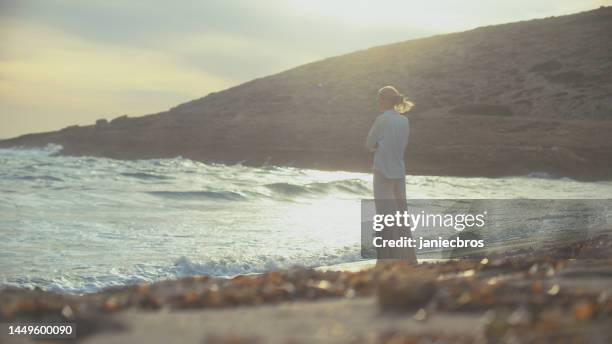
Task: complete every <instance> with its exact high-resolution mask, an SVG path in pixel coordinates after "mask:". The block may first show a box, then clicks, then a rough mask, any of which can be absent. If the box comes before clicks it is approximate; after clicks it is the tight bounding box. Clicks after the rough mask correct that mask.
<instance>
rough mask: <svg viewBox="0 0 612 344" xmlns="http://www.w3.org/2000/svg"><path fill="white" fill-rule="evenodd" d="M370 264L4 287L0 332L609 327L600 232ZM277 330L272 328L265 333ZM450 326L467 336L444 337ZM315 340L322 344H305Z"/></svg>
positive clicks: (545, 335)
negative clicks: (52, 287) (527, 247)
mask: <svg viewBox="0 0 612 344" xmlns="http://www.w3.org/2000/svg"><path fill="white" fill-rule="evenodd" d="M371 263H372V262H371V261H366V262H365V263H363V264H364V266H360V267H353V269H345V270H342V267H340V269H338V266H336V268H334V267H333V266H332V267H324V268H318V269H293V270H283V271H275V272H267V273H263V274H259V275H240V276H236V277H234V278H230V279H220V278H213V277H208V276H194V277H187V278H182V279H179V280H168V281H161V282H156V283H153V284H138V285H133V286H126V287H116V288H107V289H105V290H103V291H101V292H98V293H93V294H85V295H80V296H77V295H64V294H56V293H51V292H44V291H41V290H24V289H19V288H7V289H2V290H0V311H1V312H0V314H1V316H2V319H1V320H2V322H11V321H25V320H34V319H36V320H46V321H52V320H54V321H70V322H75V323H76V324H77V327H78V328H79V329H80V330H79V334H80V335H79V337H78V342H87V343H89V342H91V343H96V342H126V341H132V340H138V341H144V340H147V341H149V342H160V343H161V342H164V341H165V342H167V341H168V340H171V337H170V336H173V335H178V333H180V332H183V333H185V335H186V337H185V338H187V340H186V341H185V342H198V343H200V342H202V340H204V342H206V343H230V342H231V343H235V342H237V343H258V342H266V343H267V342H278V343H283V342H287V341H291V340H293V342H312V341H324V342H356V343H362V342H363V343H379V342H380V343H382V342H385V341H384V340H383V339H384V338H387V337H388V336H399V337H401V338H421V337H422V338H429V339H439V340H441V341H442V342H445V340H446V341H448V342H453V340H452V339H453V337H454V336H459V337H461V338H465V340H466V341H465V342H473V341H475V340H477V339H478V338H481V339H482V338H485V339H487V340H491V339H493V338H502V337H504V336H506V337H507V336H518V338H519V339H522V340H524V341H531V339H533V338H536V339H538V338H539V340H536V341H535V342H538V341H542V340H544V341H546V340H548V339H551V338H557V336H558V333H559V331H561V332H563V333H566V335H567V336H570V338H574V339H576V340H580V339H583V340H584V339H585V338H586V339H589V340H591V339H601V338H607V337H609V336H612V332H611V331H612V330H611V329H609V328H607V327H605V326H602V324H603V323H605V322H606V321H609V320H610V319H611V318H612V295H610V294H609V290H611V289H612V234H610V233H605V234H601V235H598V236H597V237H594V238H591V239H587V240H585V241H581V242H576V243H572V244H567V245H565V246H561V247H560V246H557V247H552V248H549V249H546V250H541V251H539V252H533V251H528V252H524V251H522V250H516V251H514V252H506V253H503V254H501V253H500V254H491V255H490V256H489V257H487V258H479V259H461V260H452V261H445V262H441V261H437V262H427V263H423V264H419V265H417V266H410V265H406V264H403V263H401V262H399V263H390V264H383V265H381V266H378V267H372V266H371ZM368 264H370V265H368ZM289 314H290V316H289ZM348 315H350V316H348ZM279 321H280V322H281V323H283V324H284V325H283V326H282V328H281V327H278V326H276V325H274V324H276V323H278V322H279ZM452 323H456V324H470V326H463V325H461V326H457V327H456V331H452V326H451V327H450V328H449V327H447V326H450V325H449V324H452ZM198 324H199V325H198ZM223 324H225V325H223ZM240 324H244V326H242V325H240ZM256 324H260V325H261V326H257V325H256ZM568 324H572V326H571V327H568ZM336 325H338V326H339V327H338V326H336ZM334 326H335V327H334ZM334 328H336V329H337V330H338V329H339V328H342V329H343V330H342V331H340V330H338V331H335V330H333V329H334ZM437 328H444V329H445V331H437V330H436V329H437ZM449 329H450V330H449ZM321 331H323V332H321ZM326 331H327V332H326ZM329 331H331V332H329ZM568 331H569V332H568ZM324 332H325V333H327V334H328V337H326V339H325V340H322V339H321V337H317V336H318V335H320V333H324ZM236 336H237V337H236ZM423 336H424V337H423ZM449 336H450V337H449ZM534 336H535V337H534ZM399 337H398V338H399ZM189 338H192V339H193V341H192V340H189ZM232 338H233V339H236V338H239V339H240V340H242V341H233V342H232V341H229V340H230V339H232ZM372 338H373V339H372ZM504 338H505V337H504ZM0 339H8V340H10V339H11V338H6V337H5V338H2V336H1V335H0ZM196 339H197V340H196ZM3 342H4V341H3ZM9 342H11V341H9Z"/></svg>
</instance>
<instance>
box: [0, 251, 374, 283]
mask: <svg viewBox="0 0 612 344" xmlns="http://www.w3.org/2000/svg"><path fill="white" fill-rule="evenodd" d="M359 261H362V258H361V255H360V247H359V245H355V246H346V247H341V248H338V249H335V250H332V251H328V252H326V251H325V250H322V251H321V252H310V253H306V254H300V255H294V256H280V255H269V256H268V255H259V256H237V255H228V256H223V257H214V258H208V259H202V260H199V261H193V260H191V259H190V258H188V257H185V256H182V257H179V258H178V259H176V260H175V261H174V263H173V264H171V265H167V266H150V265H145V264H137V265H136V266H134V267H132V268H125V267H124V268H113V269H111V270H110V271H106V272H105V273H102V274H99V275H96V276H81V275H78V274H75V273H62V274H60V275H56V276H54V277H52V278H41V277H34V276H22V277H18V278H14V279H2V280H0V288H2V286H5V287H7V286H9V287H19V288H31V289H33V288H41V289H43V290H48V291H54V292H59V293H69V294H82V293H92V292H98V291H100V290H103V289H105V288H109V287H117V286H125V285H131V284H136V283H153V282H157V281H161V280H167V279H177V278H183V277H188V276H196V275H207V276H212V277H222V278H223V277H228V278H229V277H234V276H237V275H246V274H256V273H264V272H268V271H278V270H283V269H290V268H296V267H304V268H316V267H322V266H332V265H339V264H346V263H354V262H359Z"/></svg>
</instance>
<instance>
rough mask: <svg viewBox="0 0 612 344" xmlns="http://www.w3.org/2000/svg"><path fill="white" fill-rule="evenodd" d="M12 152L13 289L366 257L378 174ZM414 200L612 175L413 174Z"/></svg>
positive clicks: (0, 180) (4, 188) (521, 192)
mask: <svg viewBox="0 0 612 344" xmlns="http://www.w3.org/2000/svg"><path fill="white" fill-rule="evenodd" d="M60 150H61V147H60V146H56V145H49V146H47V147H45V148H40V149H24V148H12V149H0V235H1V238H2V239H1V240H0V288H1V287H7V286H12V287H24V288H36V287H38V288H42V289H44V290H50V291H56V292H61V293H75V294H80V293H89V292H96V291H99V290H101V289H104V288H106V287H111V286H121V285H128V284H134V283H142V282H155V281H159V280H164V279H176V278H181V277H185V276H191V275H199V274H206V275H211V276H219V277H231V276H235V275H239V274H251V273H262V272H266V271H272V270H278V269H285V268H291V267H295V266H303V267H321V266H334V265H339V264H344V265H346V264H353V263H354V264H359V263H360V262H363V261H364V259H365V258H363V257H362V255H361V250H360V239H361V235H360V226H361V218H360V212H361V200H362V199H367V198H371V197H372V196H371V194H372V181H371V175H369V174H366V173H352V172H338V171H336V172H331V171H318V170H309V169H300V168H293V167H278V166H263V167H248V166H242V165H221V164H207V163H202V162H198V161H193V160H189V159H185V158H182V157H176V158H172V159H148V160H114V159H107V158H96V157H70V156H62V155H59V154H57V153H58V152H59V151H60ZM407 194H408V198H411V199H542V200H546V199H612V182H580V181H576V180H572V179H569V178H551V177H549V176H548V175H546V174H544V173H540V172H538V171H534V173H532V174H530V175H527V176H518V177H506V178H460V177H442V176H408V178H407Z"/></svg>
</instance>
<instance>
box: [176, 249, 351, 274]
mask: <svg viewBox="0 0 612 344" xmlns="http://www.w3.org/2000/svg"><path fill="white" fill-rule="evenodd" d="M360 260H362V258H361V251H360V248H359V247H358V246H355V247H342V248H339V249H336V250H335V251H332V252H320V253H317V254H315V253H312V254H308V255H296V256H289V257H288V256H266V255H262V256H251V257H244V256H243V257H239V256H227V257H223V258H211V259H209V260H206V261H202V262H193V261H191V260H190V259H189V258H187V257H180V258H179V259H177V260H176V262H175V263H174V266H172V267H169V268H168V270H167V271H166V273H167V274H170V275H172V276H176V277H186V276H194V275H209V276H216V277H233V276H236V275H244V274H252V273H263V272H267V271H276V270H283V269H290V268H295V267H304V268H315V267H321V266H330V265H337V264H343V263H352V262H357V261H360Z"/></svg>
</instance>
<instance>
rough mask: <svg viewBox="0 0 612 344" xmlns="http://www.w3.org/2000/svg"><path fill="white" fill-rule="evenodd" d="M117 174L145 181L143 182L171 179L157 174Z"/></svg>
mask: <svg viewBox="0 0 612 344" xmlns="http://www.w3.org/2000/svg"><path fill="white" fill-rule="evenodd" d="M119 174H120V175H122V176H124V177H131V178H137V179H145V180H151V179H156V180H164V179H172V178H170V177H167V176H160V175H158V174H152V173H146V172H122V173H119Z"/></svg>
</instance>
